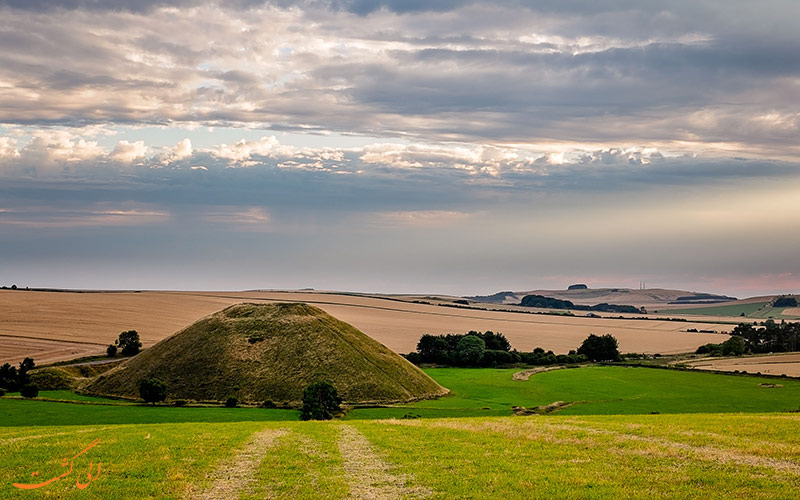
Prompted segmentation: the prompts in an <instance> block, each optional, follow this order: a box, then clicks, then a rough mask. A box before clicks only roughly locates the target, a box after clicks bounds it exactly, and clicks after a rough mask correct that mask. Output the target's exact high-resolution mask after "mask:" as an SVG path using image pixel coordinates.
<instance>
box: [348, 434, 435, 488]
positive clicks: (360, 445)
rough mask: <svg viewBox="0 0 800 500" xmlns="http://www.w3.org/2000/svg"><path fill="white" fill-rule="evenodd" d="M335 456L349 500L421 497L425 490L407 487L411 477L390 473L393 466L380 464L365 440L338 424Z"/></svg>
mask: <svg viewBox="0 0 800 500" xmlns="http://www.w3.org/2000/svg"><path fill="white" fill-rule="evenodd" d="M339 454H340V455H341V457H342V462H343V466H344V471H345V474H346V475H347V480H348V483H349V484H350V498H353V499H358V500H390V499H391V500H393V499H401V498H425V497H427V496H429V495H430V494H431V491H430V490H429V489H428V488H423V487H419V486H411V485H410V483H411V481H412V480H413V476H409V475H406V474H394V473H393V472H392V469H394V468H396V467H397V466H396V465H393V464H390V463H387V462H386V461H384V460H383V459H382V458H381V457H380V456H378V454H377V453H376V451H375V448H374V446H373V445H372V443H370V442H369V440H368V439H367V438H366V437H365V436H364V435H363V434H362V433H361V432H360V431H359V430H358V429H356V428H355V427H353V426H352V425H342V426H341V429H340V434H339Z"/></svg>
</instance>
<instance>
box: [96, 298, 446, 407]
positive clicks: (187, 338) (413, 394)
mask: <svg viewBox="0 0 800 500" xmlns="http://www.w3.org/2000/svg"><path fill="white" fill-rule="evenodd" d="M148 377H157V378H159V379H161V380H162V381H164V382H165V383H166V385H167V387H168V392H169V396H168V397H169V398H170V399H186V400H194V401H222V400H225V399H226V398H228V397H230V396H234V397H236V398H238V399H239V400H240V401H250V402H262V401H266V400H272V401H276V402H288V403H297V402H299V401H300V400H301V398H302V393H303V389H304V388H305V386H306V385H308V384H309V383H311V382H312V381H314V380H327V381H329V382H331V383H332V384H333V385H334V386H335V387H336V388H337V389H338V391H339V394H340V395H341V396H342V397H343V399H344V400H345V402H351V403H354V402H362V403H363V402H390V401H410V400H415V399H424V398H430V397H435V396H439V395H443V394H446V393H447V390H446V389H444V388H443V387H441V386H440V385H439V384H437V383H436V382H434V381H433V379H431V378H430V377H428V376H427V375H426V374H425V373H424V372H422V371H421V370H419V369H418V368H416V367H415V366H414V365H412V364H411V363H409V362H407V361H406V360H405V359H403V358H402V357H400V356H399V355H397V354H395V353H394V352H392V351H391V350H389V349H388V348H386V347H385V346H383V345H382V344H380V343H379V342H377V341H375V340H373V339H371V338H370V337H368V336H366V335H365V334H363V333H361V332H360V331H359V330H357V329H356V328H355V327H353V326H351V325H349V324H347V323H344V322H342V321H339V320H337V319H336V318H334V317H333V316H331V315H329V314H327V313H326V312H324V311H322V310H321V309H319V308H317V307H314V306H310V305H307V304H287V303H277V304H252V303H244V304H237V305H234V306H230V307H228V308H226V309H223V310H222V311H219V312H217V313H215V314H213V315H211V316H208V317H206V318H203V319H201V320H200V321H198V322H196V323H194V324H193V325H191V326H189V327H187V328H185V329H184V330H182V331H180V332H178V333H176V334H175V335H173V336H171V337H169V338H166V339H164V340H163V341H161V342H159V343H158V344H156V345H155V346H153V347H151V348H150V349H147V350H145V351H143V352H142V353H141V354H139V355H137V356H135V357H133V358H131V359H130V360H129V361H127V362H125V363H123V364H122V365H120V366H119V367H117V368H114V369H112V370H110V371H109V372H107V373H106V374H103V375H100V376H99V377H98V378H97V379H96V380H95V381H93V382H92V383H90V384H89V385H88V386H87V387H86V388H85V392H86V393H88V394H94V395H104V396H116V397H124V398H138V385H139V381H140V380H142V379H145V378H148Z"/></svg>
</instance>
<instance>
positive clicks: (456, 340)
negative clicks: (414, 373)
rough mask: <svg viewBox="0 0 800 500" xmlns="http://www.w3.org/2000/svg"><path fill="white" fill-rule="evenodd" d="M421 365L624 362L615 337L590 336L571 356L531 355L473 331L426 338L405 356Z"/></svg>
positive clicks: (537, 351)
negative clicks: (621, 360) (621, 359)
mask: <svg viewBox="0 0 800 500" xmlns="http://www.w3.org/2000/svg"><path fill="white" fill-rule="evenodd" d="M405 357H406V359H408V360H409V361H411V362H412V363H414V364H416V365H419V364H423V363H430V364H437V365H443V366H462V367H494V366H500V365H512V364H517V363H524V364H527V365H538V366H543V365H556V364H574V363H585V362H587V361H617V360H619V359H620V354H619V348H618V344H617V339H615V338H614V337H613V336H612V335H602V336H598V335H594V334H590V335H589V336H588V337H587V338H586V339H585V340H584V341H583V343H582V344H581V346H580V347H578V348H577V349H576V350H571V351H570V352H569V354H555V353H554V352H553V351H545V350H544V349H542V348H541V347H537V348H536V349H534V350H533V351H530V352H521V351H518V350H516V349H512V347H511V343H510V342H509V341H508V339H507V338H506V337H505V335H503V334H502V333H494V332H492V331H487V332H485V333H483V332H477V331H474V330H473V331H470V332H467V333H465V334H452V333H450V334H446V335H431V334H425V335H423V336H422V337H420V339H419V342H417V350H416V351H414V352H411V353H409V354H406V355H405Z"/></svg>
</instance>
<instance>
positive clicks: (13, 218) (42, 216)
mask: <svg viewBox="0 0 800 500" xmlns="http://www.w3.org/2000/svg"><path fill="white" fill-rule="evenodd" d="M169 218H170V215H169V213H167V212H165V211H162V210H152V209H148V208H144V207H135V208H134V207H132V206H131V204H130V203H125V204H122V205H121V206H113V205H112V203H110V202H107V203H99V204H96V205H94V206H88V207H86V206H85V207H76V208H70V209H65V208H64V207H60V206H27V207H25V209H24V210H16V209H13V208H3V209H0V226H3V225H5V226H17V227H21V228H34V229H36V228H38V229H57V228H85V227H103V226H109V227H120V226H142V225H151V224H159V223H164V222H166V221H168V220H169Z"/></svg>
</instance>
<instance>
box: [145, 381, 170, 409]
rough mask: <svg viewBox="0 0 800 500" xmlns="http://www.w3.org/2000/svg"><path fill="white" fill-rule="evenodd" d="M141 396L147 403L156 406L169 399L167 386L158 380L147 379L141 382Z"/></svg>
mask: <svg viewBox="0 0 800 500" xmlns="http://www.w3.org/2000/svg"><path fill="white" fill-rule="evenodd" d="M139 395H140V396H141V397H142V399H143V400H144V402H145V403H151V404H153V405H155V404H156V403H158V402H161V401H164V400H165V399H167V386H166V384H164V382H162V381H160V380H158V379H157V378H146V379H144V380H142V381H141V382H139Z"/></svg>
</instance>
